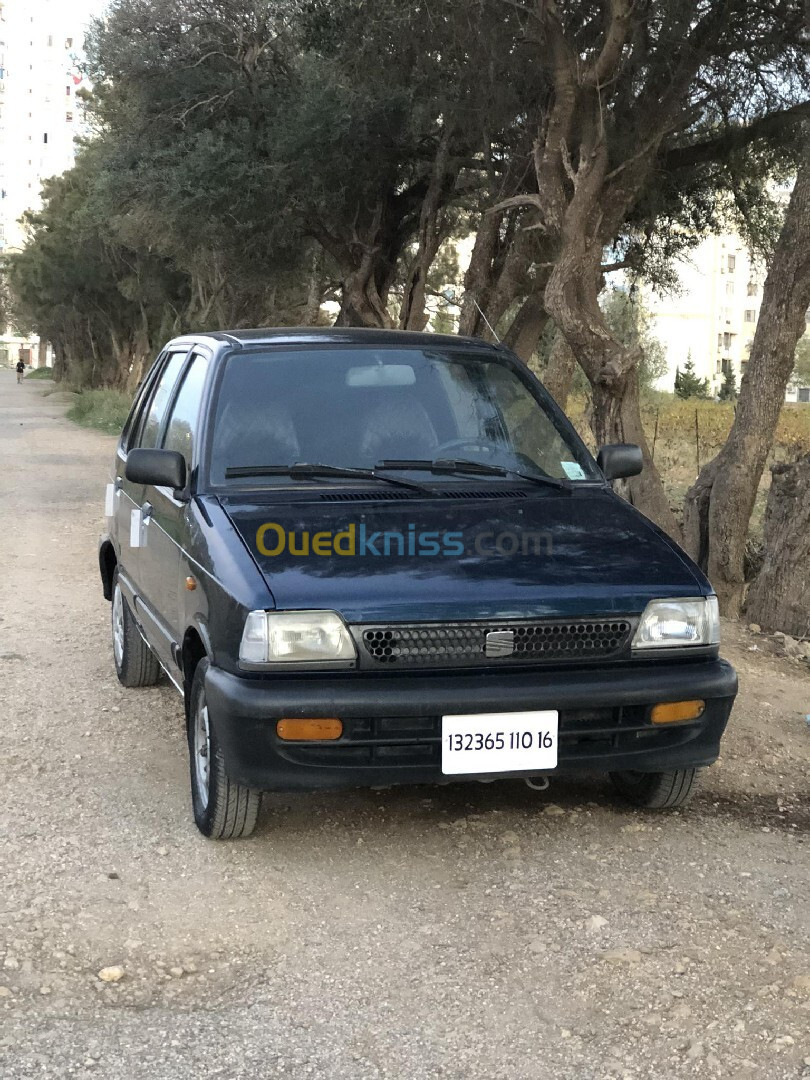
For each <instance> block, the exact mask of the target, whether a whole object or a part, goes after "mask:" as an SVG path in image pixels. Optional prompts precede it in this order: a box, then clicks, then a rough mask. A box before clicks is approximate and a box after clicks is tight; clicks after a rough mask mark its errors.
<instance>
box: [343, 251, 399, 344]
mask: <svg viewBox="0 0 810 1080" xmlns="http://www.w3.org/2000/svg"><path fill="white" fill-rule="evenodd" d="M373 271H374V259H373V258H372V257H371V256H368V257H364V258H363V259H362V261H361V264H360V267H359V269H358V270H356V271H355V272H354V273H351V274H348V275H347V276H346V277H345V278H344V279H343V289H342V296H341V302H340V311H339V313H338V317H337V319H336V320H335V326H372V327H379V328H381V329H388V330H390V329H392V328H393V326H394V320H393V319H392V318H391V314H390V312H389V311H388V310H387V308H386V306H385V304H384V303H383V301H382V298H381V297H380V294H379V291H378V289H377V283H376V281H375V279H374V272H373Z"/></svg>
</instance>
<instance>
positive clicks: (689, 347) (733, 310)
mask: <svg viewBox="0 0 810 1080" xmlns="http://www.w3.org/2000/svg"><path fill="white" fill-rule="evenodd" d="M679 279H680V290H679V291H678V292H677V293H669V294H667V295H665V296H659V295H657V294H656V293H653V292H652V291H651V290H649V289H647V290H645V295H644V302H645V305H646V306H647V308H648V310H649V312H650V316H651V330H652V332H653V333H654V334H655V336H656V337H657V338H658V339H659V340H660V341H661V343H662V344H663V345H664V348H665V349H666V354H667V361H668V366H667V373H666V375H664V376H663V377H662V378H661V379H660V380H659V381H658V387H659V389H661V390H670V391H671V390H672V389H673V388H674V385H675V373H676V371H677V369H678V368H683V367H684V365H685V364H686V363H687V361H688V360H690V359H691V361H692V363H693V365H694V368H695V374H696V375H698V376H699V378H701V379H707V380H708V383H709V387H710V390H711V392H712V393H713V394H716V393H718V392H719V390H720V387H721V386H722V385H723V380H724V377H725V373H726V371H729V370H730V371H733V372H734V375H735V377H736V380H737V388H738V389H739V385H740V380H741V379H742V376H743V374H744V373H745V369H746V367H747V365H748V357H749V355H750V352H751V345H752V344H753V340H754V332H755V330H756V327H757V320H758V319H759V308H760V304H761V303H762V286H763V283H764V280H765V268H764V266H763V265H762V264H761V263H757V262H754V261H753V260H752V259H751V256H750V253H749V251H748V249H747V248H746V246H745V244H744V243H743V241H742V240H741V239H740V237H739V236H736V235H734V234H733V233H725V234H722V235H718V236H709V237H707V238H706V239H705V240H703V241H702V243H701V244H700V245H699V246H698V247H697V248H696V249H695V250H694V251H693V252H692V255H691V257H690V258H689V259H688V260H687V261H685V262H684V263H683V264H682V267H681V270H680V273H679ZM808 329H809V330H810V327H808ZM797 399H798V400H801V401H810V388H808V387H792V388H791V390H789V391H788V400H793V401H796V400H797Z"/></svg>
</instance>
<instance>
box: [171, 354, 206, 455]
mask: <svg viewBox="0 0 810 1080" xmlns="http://www.w3.org/2000/svg"><path fill="white" fill-rule="evenodd" d="M207 373H208V357H207V356H204V355H203V354H201V353H195V354H194V355H193V356H192V357H191V361H190V363H189V366H188V369H187V370H186V374H185V376H184V377H183V382H182V384H181V386H180V389H179V391H178V392H177V396H176V397H175V399H174V405H173V406H172V410H171V413H170V415H169V421H168V424H167V427H166V431H165V434H164V436H163V443H162V448H163V449H164V450H176V451H178V452H179V453H181V454H182V455H183V457H184V458H185V459H186V466H187V467H188V469H191V454H192V450H193V447H194V442H195V440H196V438H197V430H198V429H197V421H198V417H199V414H200V402H201V401H202V393H203V388H204V386H205V377H206V375H207Z"/></svg>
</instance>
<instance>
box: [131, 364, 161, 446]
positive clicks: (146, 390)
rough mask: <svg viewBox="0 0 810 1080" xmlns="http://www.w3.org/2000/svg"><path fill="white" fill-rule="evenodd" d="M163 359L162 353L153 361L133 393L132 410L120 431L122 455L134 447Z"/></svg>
mask: <svg viewBox="0 0 810 1080" xmlns="http://www.w3.org/2000/svg"><path fill="white" fill-rule="evenodd" d="M165 358H166V354H165V353H163V352H162V353H161V354H160V355H159V356H158V358H157V360H155V362H154V364H152V365H151V367H150V368H149V370H148V371H147V373H146V375H145V376H144V378H143V379H142V380H141V383H140V385H139V386H138V389H137V391H136V392H135V400H134V401H133V403H132V408H131V409H130V410H129V416H128V417H127V419H126V423H125V424H124V427H123V430H122V431H121V449H122V450H123V452H124V453H126V452H127V451H128V450H129V448H130V446H135V445H136V442H135V440H136V438H137V435H138V432H139V430H140V428H141V427H143V417H144V413H145V411H146V405H147V401H148V399H149V397H150V395H151V393H152V388H153V387H154V385H155V381H156V372H157V371H158V369H159V368H160V367H161V366H162V364H163V361H164V360H165Z"/></svg>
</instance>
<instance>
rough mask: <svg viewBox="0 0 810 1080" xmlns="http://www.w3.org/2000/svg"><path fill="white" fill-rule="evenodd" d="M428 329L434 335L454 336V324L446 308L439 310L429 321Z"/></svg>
mask: <svg viewBox="0 0 810 1080" xmlns="http://www.w3.org/2000/svg"><path fill="white" fill-rule="evenodd" d="M430 329H431V330H432V331H433V332H434V334H454V333H455V332H456V322H455V319H454V318H453V316H452V315H451V314H450V312H449V311H448V309H447V308H440V309H439V310H438V311H437V312H436V314H435V315H434V316H433V317H432V318H431V320H430Z"/></svg>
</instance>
